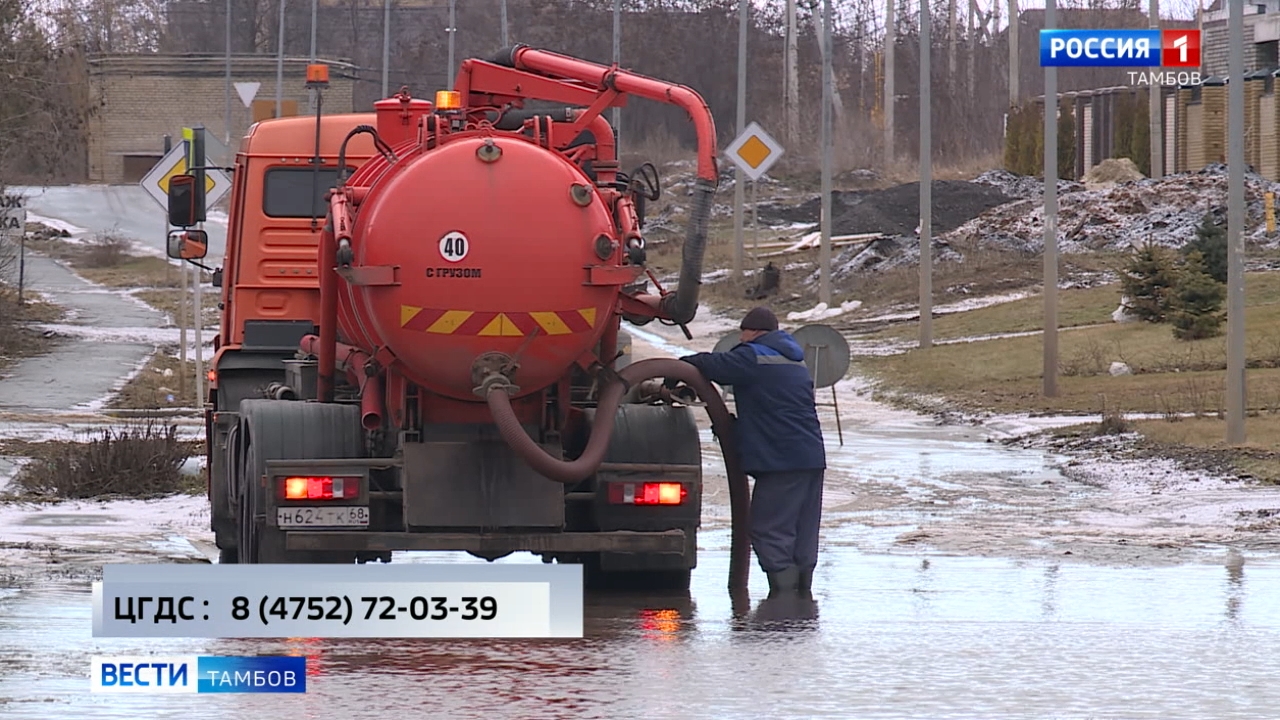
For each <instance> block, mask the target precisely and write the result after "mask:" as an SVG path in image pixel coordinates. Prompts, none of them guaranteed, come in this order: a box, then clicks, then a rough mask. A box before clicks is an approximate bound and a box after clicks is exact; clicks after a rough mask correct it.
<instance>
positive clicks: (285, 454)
mask: <svg viewBox="0 0 1280 720" xmlns="http://www.w3.org/2000/svg"><path fill="white" fill-rule="evenodd" d="M239 432H240V442H239V443H238V446H239V448H241V452H240V458H239V467H240V468H241V471H240V477H239V488H238V489H239V495H240V518H239V526H240V528H239V530H240V542H239V543H238V548H237V550H238V560H239V562H241V563H353V562H355V559H356V553H355V552H311V551H296V550H294V551H290V550H286V549H285V536H284V533H282V532H280V531H279V530H278V529H276V528H275V526H274V524H273V523H270V522H268V518H267V517H266V511H267V502H266V500H267V499H266V488H265V487H264V485H263V477H264V476H265V475H266V473H267V461H268V460H316V459H322V458H356V457H362V456H363V455H364V437H363V434H362V431H361V427H360V409H359V408H358V407H355V406H351V405H338V404H333V403H309V402H300V401H293V400H257V399H254V400H244V401H242V402H241V403H240V427H239Z"/></svg>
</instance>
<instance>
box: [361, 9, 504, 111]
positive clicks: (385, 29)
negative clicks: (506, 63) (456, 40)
mask: <svg viewBox="0 0 1280 720" xmlns="http://www.w3.org/2000/svg"><path fill="white" fill-rule="evenodd" d="M506 8H507V4H506V1H505V0H503V3H502V9H503V10H504V11H505V10H506ZM506 29H507V28H506V23H505V22H504V23H503V28H502V30H503V32H504V33H505V32H506ZM390 76H391V0H382V97H384V98H385V97H387V95H388V94H390Z"/></svg>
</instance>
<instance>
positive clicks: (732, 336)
mask: <svg viewBox="0 0 1280 720" xmlns="http://www.w3.org/2000/svg"><path fill="white" fill-rule="evenodd" d="M741 342H742V331H741V330H734V331H733V332H731V333H729V334H728V335H725V336H724V337H722V338H720V342H718V343H716V347H715V349H714V350H712V352H718V353H719V352H729V351H730V350H732V349H733V348H734V346H736V345H738V344H739V343H741Z"/></svg>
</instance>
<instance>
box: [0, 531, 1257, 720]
mask: <svg viewBox="0 0 1280 720" xmlns="http://www.w3.org/2000/svg"><path fill="white" fill-rule="evenodd" d="M824 552H825V555H824V558H825V559H824V563H823V565H822V566H821V567H820V568H819V572H818V574H817V576H816V577H815V580H814V592H813V596H812V597H810V598H803V597H797V596H779V597H776V598H765V597H764V595H765V590H764V588H765V587H766V583H765V578H764V577H763V575H761V574H759V573H757V572H755V571H756V568H753V573H752V578H751V587H752V594H751V596H749V597H747V598H745V599H742V598H738V599H736V600H738V601H737V602H735V598H732V597H731V596H730V594H729V593H728V592H727V590H726V587H725V578H726V577H727V568H728V553H727V552H724V551H720V550H709V551H707V552H706V553H705V554H700V557H699V561H700V567H699V569H698V571H697V572H696V574H695V577H694V583H693V588H692V590H691V591H690V592H689V593H687V594H679V595H675V596H672V595H634V594H588V595H587V596H586V598H584V611H585V617H584V630H585V637H584V638H582V639H580V640H576V639H575V640H536V641H516V640H500V641H499V640H432V639H327V640H322V639H307V638H288V639H279V640H241V639H229V640H209V639H184V638H173V639H145V638H141V639H136V640H134V639H127V638H94V637H92V636H91V630H90V619H91V613H90V606H89V603H90V595H89V592H88V587H87V584H85V583H68V584H64V585H61V586H57V587H55V586H52V585H45V586H39V587H25V588H19V589H17V590H16V591H15V592H8V593H0V717H4V718H6V720H8V719H9V718H16V719H22V720H37V719H38V720H47V719H49V718H76V719H77V720H108V719H110V720H115V719H116V718H119V719H120V720H124V719H125V718H129V719H131V720H132V719H134V718H144V717H145V718H148V720H151V719H153V718H154V719H170V718H172V719H173V720H191V718H196V717H200V718H203V717H219V718H249V719H252V720H259V719H260V718H265V717H288V718H297V719H298V720H303V719H305V718H311V717H315V718H342V719H343V720H385V718H387V717H392V718H411V717H414V718H416V717H448V718H484V719H485V720H496V719H499V718H521V720H524V719H526V718H558V717H574V718H622V717H628V718H629V717H643V718H646V720H648V719H656V718H691V717H714V718H731V719H736V718H743V719H744V720H745V719H748V718H749V719H751V720H758V719H759V718H761V717H769V718H816V717H838V718H848V717H859V718H887V717H902V716H914V717H929V718H939V719H940V720H949V719H951V718H974V717H982V718H992V719H997V718H998V719H1004V718H1050V717H1055V718H1058V717H1117V716H1132V715H1134V714H1135V711H1136V712H1139V713H1143V714H1144V715H1143V716H1149V717H1160V718H1214V719H1215V720H1233V719H1234V718H1251V719H1252V718H1257V717H1266V716H1273V715H1274V714H1275V708H1276V707H1278V706H1280V683H1276V682H1275V670H1274V668H1273V667H1272V664H1271V663H1270V662H1268V661H1267V658H1269V657H1270V656H1271V655H1272V654H1274V648H1275V647H1276V646H1277V644H1280V565H1277V564H1276V563H1275V561H1274V560H1272V559H1268V558H1255V557H1252V556H1250V557H1249V558H1248V559H1247V564H1248V566H1249V567H1248V571H1249V572H1248V582H1247V583H1246V582H1245V564H1246V560H1245V558H1244V557H1239V556H1228V557H1225V558H1223V559H1221V560H1219V561H1217V562H1213V563H1208V564H1200V565H1184V566H1173V567H1159V568H1134V567H1123V568H1110V567H1098V566H1092V565H1087V564H1081V563H1070V562H1056V563H1041V562H1030V561H1022V560H1003V559H991V558H965V557H950V556H945V555H938V554H931V555H928V556H921V555H895V556H886V555H865V554H862V553H859V552H858V551H857V550H855V549H852V548H840V547H833V548H828V549H827V550H825V551H824ZM1224 569H1225V571H1226V572H1225V573H1224ZM1224 574H1225V578H1224ZM1224 605H1225V608H1224ZM136 654H156V655H259V654H262V655H271V654H296V655H305V656H306V657H307V658H308V659H309V662H308V683H307V693H306V694H305V695H301V696H292V697H286V696H282V695H237V696H208V695H201V696H179V695H175V696H155V695H134V696H130V697H125V696H102V695H91V694H90V693H89V692H88V686H89V682H88V677H87V674H88V668H89V661H90V658H91V657H92V656H94V655H136Z"/></svg>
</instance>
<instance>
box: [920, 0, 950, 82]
mask: <svg viewBox="0 0 1280 720" xmlns="http://www.w3.org/2000/svg"><path fill="white" fill-rule="evenodd" d="M920 12H921V16H922V17H923V15H924V14H925V10H923V9H921V11H920ZM921 22H924V20H921ZM947 22H948V23H950V27H948V28H947V77H948V78H950V79H952V80H954V79H955V76H956V0H947Z"/></svg>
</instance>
